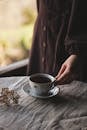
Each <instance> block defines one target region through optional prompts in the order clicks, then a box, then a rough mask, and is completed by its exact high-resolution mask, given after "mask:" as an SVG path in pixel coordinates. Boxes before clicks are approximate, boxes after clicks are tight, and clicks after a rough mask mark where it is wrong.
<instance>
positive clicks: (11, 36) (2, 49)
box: [0, 8, 36, 66]
mask: <svg viewBox="0 0 87 130" xmlns="http://www.w3.org/2000/svg"><path fill="white" fill-rule="evenodd" d="M22 15H23V22H22V25H21V26H20V27H19V28H17V29H15V30H14V29H13V30H12V29H11V30H5V31H1V32H0V66H4V65H7V64H10V63H13V62H16V61H18V60H22V59H24V58H26V57H28V55H29V50H30V49H31V44H32V36H33V27H34V23H35V19H36V12H34V11H32V10H29V9H27V8H25V9H23V11H22Z"/></svg>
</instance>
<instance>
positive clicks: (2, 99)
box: [0, 88, 20, 106]
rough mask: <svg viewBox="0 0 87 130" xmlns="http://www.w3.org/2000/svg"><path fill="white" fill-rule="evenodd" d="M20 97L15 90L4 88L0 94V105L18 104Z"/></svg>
mask: <svg viewBox="0 0 87 130" xmlns="http://www.w3.org/2000/svg"><path fill="white" fill-rule="evenodd" d="M19 98H20V96H19V95H18V93H17V92H16V91H14V90H9V88H2V90H1V93H0V103H4V104H6V105H7V106H9V105H10V104H12V103H13V104H18V101H19Z"/></svg>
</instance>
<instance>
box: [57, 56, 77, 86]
mask: <svg viewBox="0 0 87 130" xmlns="http://www.w3.org/2000/svg"><path fill="white" fill-rule="evenodd" d="M77 61H78V56H77V55H71V56H69V58H68V59H67V60H66V61H65V62H64V63H63V64H62V66H61V69H60V71H59V73H58V75H57V76H56V79H57V82H58V84H65V83H70V82H71V81H72V80H74V79H76V77H77V76H76V75H77V74H76V72H75V71H76V68H78V65H77Z"/></svg>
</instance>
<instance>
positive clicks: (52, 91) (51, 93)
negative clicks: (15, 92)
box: [23, 86, 59, 99]
mask: <svg viewBox="0 0 87 130" xmlns="http://www.w3.org/2000/svg"><path fill="white" fill-rule="evenodd" d="M23 90H24V92H25V93H27V94H28V95H30V96H33V97H36V98H42V99H45V98H50V97H53V96H56V95H57V94H58V93H59V88H58V87H54V88H53V89H51V90H50V91H49V92H48V94H46V95H36V94H35V93H33V92H31V91H30V88H29V87H28V86H24V87H23Z"/></svg>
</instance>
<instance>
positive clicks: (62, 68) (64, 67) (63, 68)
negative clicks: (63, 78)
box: [56, 65, 66, 79]
mask: <svg viewBox="0 0 87 130" xmlns="http://www.w3.org/2000/svg"><path fill="white" fill-rule="evenodd" d="M65 69H66V66H65V65H62V67H61V69H60V71H59V73H58V75H57V76H56V79H58V77H60V75H61V74H62V73H63V72H64V71H65Z"/></svg>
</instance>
